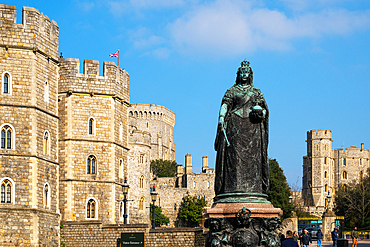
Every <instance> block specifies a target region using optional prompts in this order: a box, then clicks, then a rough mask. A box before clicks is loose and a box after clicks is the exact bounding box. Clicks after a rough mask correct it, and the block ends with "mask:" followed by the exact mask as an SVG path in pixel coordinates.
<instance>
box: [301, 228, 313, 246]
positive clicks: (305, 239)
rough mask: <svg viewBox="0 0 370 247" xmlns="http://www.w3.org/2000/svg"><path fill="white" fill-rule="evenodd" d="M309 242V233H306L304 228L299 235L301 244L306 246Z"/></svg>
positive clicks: (310, 240) (310, 241) (310, 242)
mask: <svg viewBox="0 0 370 247" xmlns="http://www.w3.org/2000/svg"><path fill="white" fill-rule="evenodd" d="M310 244H312V239H311V235H310V234H308V233H307V230H306V229H304V230H303V234H302V237H301V246H303V247H308V246H309V245H310Z"/></svg>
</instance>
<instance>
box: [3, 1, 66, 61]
mask: <svg viewBox="0 0 370 247" xmlns="http://www.w3.org/2000/svg"><path fill="white" fill-rule="evenodd" d="M16 21H17V8H16V6H13V5H5V4H0V40H1V41H0V46H2V47H4V48H5V49H6V50H7V49H9V48H16V49H28V50H33V51H34V52H40V53H42V54H43V55H44V56H46V57H48V58H49V59H53V60H54V61H57V59H58V53H59V27H58V25H57V23H56V22H55V21H50V19H49V18H48V17H47V16H46V15H44V14H42V13H41V14H40V12H39V11H38V10H37V9H35V8H31V7H23V19H22V24H17V23H16Z"/></svg>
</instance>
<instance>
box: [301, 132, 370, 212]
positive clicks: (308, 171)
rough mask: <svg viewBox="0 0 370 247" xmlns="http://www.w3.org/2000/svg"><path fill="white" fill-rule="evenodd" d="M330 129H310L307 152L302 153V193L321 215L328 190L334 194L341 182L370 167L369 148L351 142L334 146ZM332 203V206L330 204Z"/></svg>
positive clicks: (307, 203) (344, 183) (361, 174)
mask: <svg viewBox="0 0 370 247" xmlns="http://www.w3.org/2000/svg"><path fill="white" fill-rule="evenodd" d="M332 141H333V140H332V133H331V131H330V130H311V131H308V132H307V155H306V156H304V157H303V177H302V197H303V199H304V201H305V206H307V207H308V208H309V209H310V210H309V211H312V213H314V214H317V215H320V216H321V214H322V212H324V210H325V208H326V206H327V205H329V204H328V202H327V201H326V196H327V195H328V193H330V195H331V196H332V198H334V194H335V193H336V191H337V190H338V188H339V186H346V184H348V183H349V182H351V181H355V180H358V179H359V178H360V177H361V176H364V175H365V174H366V173H367V171H368V168H369V150H368V149H364V144H363V143H362V144H361V148H357V147H356V146H351V147H350V148H347V149H345V150H344V151H343V149H332V145H331V143H332ZM332 205H333V204H332V203H331V204H330V205H329V206H330V207H331V206H332Z"/></svg>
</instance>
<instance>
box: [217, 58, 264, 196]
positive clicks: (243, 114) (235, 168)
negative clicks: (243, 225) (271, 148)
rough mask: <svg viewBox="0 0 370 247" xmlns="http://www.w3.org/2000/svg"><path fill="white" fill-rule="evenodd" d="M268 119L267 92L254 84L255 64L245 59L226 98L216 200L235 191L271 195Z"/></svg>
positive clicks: (220, 131) (221, 116) (221, 118)
mask: <svg viewBox="0 0 370 247" xmlns="http://www.w3.org/2000/svg"><path fill="white" fill-rule="evenodd" d="M268 119H269V112H268V109H267V104H266V101H265V99H264V96H263V94H262V92H261V91H260V90H259V89H257V88H255V87H254V86H253V71H252V68H251V67H249V62H247V61H246V60H244V61H243V62H242V63H241V66H240V67H239V69H238V72H237V77H236V82H235V84H234V85H233V86H232V87H231V88H229V89H228V90H227V91H226V93H225V95H224V97H223V98H222V103H221V109H220V114H219V121H218V127H217V135H216V140H215V150H216V151H217V155H216V177H215V194H216V198H215V202H217V201H219V202H220V199H222V198H230V196H233V195H235V196H236V197H238V198H247V199H246V200H248V197H250V196H253V197H254V198H256V197H257V198H259V199H261V198H267V192H268V188H269V165H268V158H267V157H268V156H267V144H268ZM263 200H266V199H263ZM225 202H227V201H225Z"/></svg>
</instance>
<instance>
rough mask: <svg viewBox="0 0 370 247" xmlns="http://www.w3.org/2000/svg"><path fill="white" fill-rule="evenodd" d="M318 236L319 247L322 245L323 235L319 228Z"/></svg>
mask: <svg viewBox="0 0 370 247" xmlns="http://www.w3.org/2000/svg"><path fill="white" fill-rule="evenodd" d="M316 237H317V247H321V244H322V237H323V234H322V231H321V229H319V230H317V234H316Z"/></svg>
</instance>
